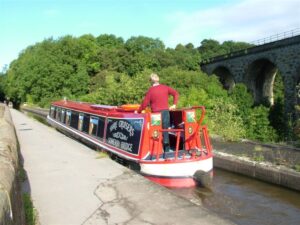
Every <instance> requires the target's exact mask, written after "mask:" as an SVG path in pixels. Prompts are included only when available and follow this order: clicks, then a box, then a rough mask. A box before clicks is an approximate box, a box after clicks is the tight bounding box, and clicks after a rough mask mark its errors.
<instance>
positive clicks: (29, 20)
mask: <svg viewBox="0 0 300 225" xmlns="http://www.w3.org/2000/svg"><path fill="white" fill-rule="evenodd" d="M291 30H296V31H297V32H298V34H300V0H0V31H1V32H0V71H1V70H2V69H3V68H4V66H5V65H9V64H10V63H11V61H12V60H14V59H17V57H18V55H19V53H20V52H21V51H22V50H24V49H26V47H28V46H29V45H34V44H35V43H37V42H41V41H43V40H44V39H47V38H50V37H52V38H55V39H57V38H59V37H62V36H65V35H73V36H75V37H79V36H81V35H83V34H92V35H94V36H99V35H101V34H114V35H116V36H117V37H122V38H123V39H124V40H125V41H126V40H127V39H128V38H130V37H132V36H139V35H142V36H147V37H151V38H158V39H160V40H161V41H163V42H164V44H165V45H166V46H167V47H172V48H174V47H175V46H176V45H177V44H179V43H181V44H187V43H192V44H194V46H195V47H198V46H200V44H201V41H202V40H203V39H215V40H217V41H219V42H223V41H226V40H233V41H245V42H253V41H255V40H258V39H261V38H266V37H269V36H272V35H275V34H278V33H283V32H286V31H291Z"/></svg>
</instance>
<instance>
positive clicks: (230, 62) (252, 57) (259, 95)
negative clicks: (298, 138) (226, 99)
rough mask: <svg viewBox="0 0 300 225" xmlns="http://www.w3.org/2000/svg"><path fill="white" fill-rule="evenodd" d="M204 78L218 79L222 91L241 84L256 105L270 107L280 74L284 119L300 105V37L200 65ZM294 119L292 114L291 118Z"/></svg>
mask: <svg viewBox="0 0 300 225" xmlns="http://www.w3.org/2000/svg"><path fill="white" fill-rule="evenodd" d="M200 67H201V69H202V70H203V71H204V72H206V73H207V74H209V75H211V74H215V75H217V76H218V77H219V79H220V81H221V82H222V84H223V86H224V88H226V89H228V90H230V89H232V88H234V85H235V84H236V83H244V84H245V85H246V86H247V87H248V89H249V90H250V91H251V93H252V94H253V97H254V100H255V103H256V104H260V103H264V104H266V103H267V104H270V105H272V104H273V103H274V99H273V84H274V80H275V76H276V74H277V72H278V71H279V72H280V74H281V76H282V78H283V82H284V95H285V97H284V98H285V99H284V102H285V103H284V104H285V112H286V115H288V114H289V113H292V114H294V112H295V109H294V107H295V105H296V104H299V103H300V101H299V94H298V92H299V87H298V84H299V82H300V35H298V36H294V37H290V38H286V39H283V40H279V41H274V42H270V43H267V44H263V45H259V46H255V47H251V48H248V49H245V50H241V51H237V52H232V53H229V54H227V55H221V56H217V57H214V58H210V59H208V60H205V61H202V62H201V63H200ZM294 115H295V114H294Z"/></svg>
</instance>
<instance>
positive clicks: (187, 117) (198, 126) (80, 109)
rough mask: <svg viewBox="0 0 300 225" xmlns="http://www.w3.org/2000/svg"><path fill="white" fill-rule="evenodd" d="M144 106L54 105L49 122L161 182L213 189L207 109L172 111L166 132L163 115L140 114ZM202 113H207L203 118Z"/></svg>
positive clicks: (191, 108) (65, 103)
mask: <svg viewBox="0 0 300 225" xmlns="http://www.w3.org/2000/svg"><path fill="white" fill-rule="evenodd" d="M138 108H139V105H122V106H107V105H95V104H90V103H83V102H74V101H66V100H61V101H57V102H54V103H53V104H52V105H51V107H50V111H49V115H48V118H47V120H48V122H49V123H50V124H51V125H52V126H54V127H56V128H57V129H59V130H61V131H63V132H65V133H67V134H69V135H72V136H74V137H76V138H77V139H80V140H81V141H84V142H85V143H87V144H90V145H93V146H96V147H97V148H100V149H102V150H105V151H107V152H108V153H109V154H110V155H111V156H112V157H114V158H117V159H119V160H123V161H127V162H129V163H128V164H129V165H135V167H136V168H137V169H138V170H139V171H140V173H141V174H142V175H144V176H145V177H147V178H148V179H150V180H152V181H154V182H156V183H159V184H161V185H164V186H167V187H191V186H195V185H197V184H199V183H200V185H204V186H205V185H207V184H206V183H203V182H204V181H203V180H205V182H207V180H211V178H212V170H213V157H212V147H211V144H210V140H209V136H208V130H207V127H206V126H205V125H202V121H203V118H204V115H205V108H204V107H203V106H195V107H190V108H183V109H176V110H174V111H170V124H171V127H170V128H169V129H162V120H161V114H160V113H151V112H142V113H139V114H137V113H135V110H137V109H138ZM196 111H200V112H201V116H200V118H199V119H198V120H197V119H196V117H197V116H196ZM163 132H168V135H169V139H170V149H171V151H170V152H164V150H163V145H162V138H163ZM196 172H197V173H196ZM196 174H201V176H200V177H202V178H203V177H205V178H204V179H202V178H201V179H199V177H197V176H195V175H196ZM207 178H209V179H207ZM208 183H209V182H208Z"/></svg>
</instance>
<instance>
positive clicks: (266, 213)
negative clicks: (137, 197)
mask: <svg viewBox="0 0 300 225" xmlns="http://www.w3.org/2000/svg"><path fill="white" fill-rule="evenodd" d="M26 114H27V115H28V116H30V117H33V118H35V119H36V120H38V121H39V122H42V123H44V124H47V122H46V119H45V118H43V117H41V116H37V115H35V114H33V113H28V112H27V113H26ZM172 191H173V192H174V193H176V194H177V195H180V196H182V197H183V198H186V199H188V200H190V201H192V202H194V203H195V204H198V205H202V206H203V207H205V208H206V209H207V210H209V211H213V212H214V213H216V214H217V215H218V216H220V217H223V218H226V219H228V220H230V221H232V222H233V223H235V224H239V225H250V224H251V225H253V224H259V225H275V224H276V225H298V224H300V192H297V191H292V190H289V189H286V188H282V187H279V186H276V185H272V184H268V183H265V182H261V181H258V180H255V179H252V178H248V177H245V176H241V175H238V174H234V173H230V172H227V171H224V170H220V169H214V179H213V185H212V188H211V189H206V188H202V187H197V188H185V189H172Z"/></svg>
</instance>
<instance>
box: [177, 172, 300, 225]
mask: <svg viewBox="0 0 300 225" xmlns="http://www.w3.org/2000/svg"><path fill="white" fill-rule="evenodd" d="M172 190H173V191H174V192H175V193H176V194H178V195H180V196H182V197H184V198H187V199H189V200H190V201H192V202H194V203H196V204H199V205H202V206H203V207H204V208H206V209H208V210H209V211H213V212H215V213H216V214H217V215H219V216H221V217H223V218H226V219H228V220H230V221H232V222H233V223H235V224H240V225H250V224H251V225H253V224H259V225H281V224H282V225H299V224H300V192H296V191H292V190H289V189H286V188H282V187H279V186H276V185H271V184H268V183H265V182H261V181H257V180H255V179H252V178H248V177H245V176H240V175H237V174H233V173H230V172H226V171H224V170H219V169H215V170H214V180H213V185H212V188H211V189H210V190H209V189H205V188H201V187H198V188H187V189H172Z"/></svg>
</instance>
